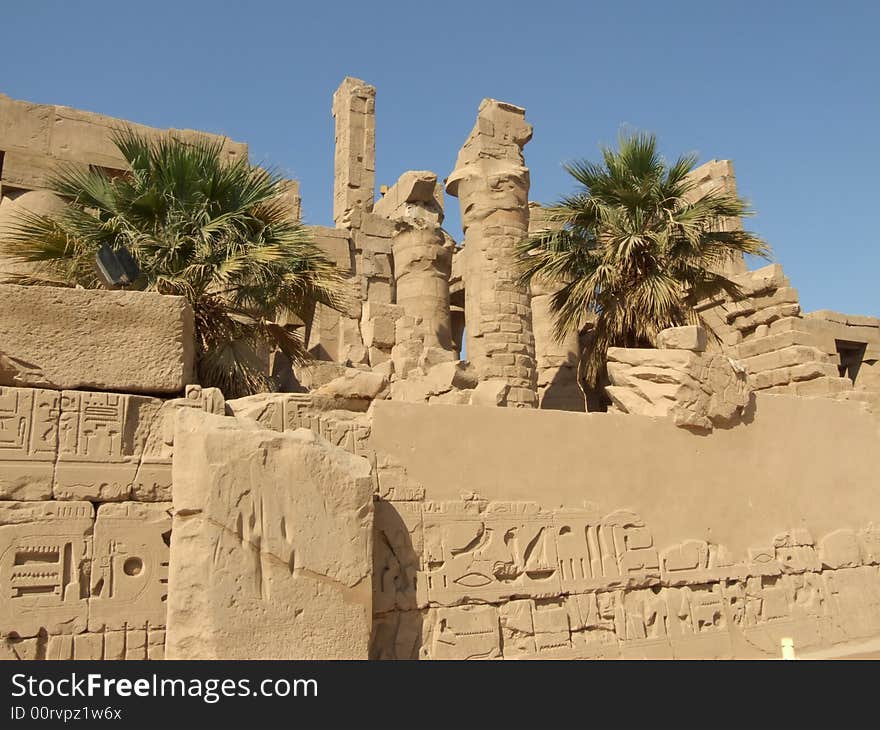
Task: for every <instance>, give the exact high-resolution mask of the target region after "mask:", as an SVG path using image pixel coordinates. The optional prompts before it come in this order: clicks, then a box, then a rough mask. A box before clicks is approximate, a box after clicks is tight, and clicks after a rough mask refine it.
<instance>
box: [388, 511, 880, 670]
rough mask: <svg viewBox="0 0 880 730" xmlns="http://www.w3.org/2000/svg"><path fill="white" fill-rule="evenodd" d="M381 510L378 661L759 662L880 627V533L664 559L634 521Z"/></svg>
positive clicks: (790, 534)
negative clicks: (791, 648) (736, 554)
mask: <svg viewBox="0 0 880 730" xmlns="http://www.w3.org/2000/svg"><path fill="white" fill-rule="evenodd" d="M376 515H377V519H376V540H375V548H374V549H375V553H374V558H375V559H374V611H375V616H376V620H375V624H374V636H373V647H372V650H371V656H373V657H374V658H403V659H407V658H408V659H414V658H425V659H428V658H438V659H439V658H454V659H463V658H504V659H516V658H526V659H534V658H600V657H606V658H611V657H631V658H636V657H667V658H670V657H680V658H685V657H693V658H711V657H734V656H764V655H776V654H778V652H779V641H780V638H781V637H782V636H786V637H793V638H794V640H795V643H796V645H797V646H799V647H801V648H804V647H810V646H813V647H818V646H826V645H831V644H835V643H839V642H844V641H850V640H854V639H858V638H864V637H869V636H873V635H876V634H877V633H878V632H880V550H878V546H880V531H878V530H877V528H876V527H874V526H873V525H869V526H868V527H867V528H865V529H862V530H859V531H854V530H849V529H845V530H838V531H835V532H832V533H830V534H828V535H826V536H824V537H823V538H822V539H820V540H818V541H814V539H813V537H812V536H811V535H810V533H809V532H808V531H807V530H805V529H803V528H795V529H792V530H789V531H787V532H783V533H781V534H778V535H776V536H775V537H774V538H772V539H771V540H768V544H767V546H766V547H757V548H754V549H751V550H749V551H748V554H747V556H746V557H745V559H743V560H734V558H733V556H732V555H731V553H730V552H729V551H728V550H727V549H725V547H724V546H723V545H716V544H711V543H708V542H706V541H702V540H686V541H684V542H682V543H680V544H677V545H672V546H669V547H666V548H664V549H657V546H655V544H654V540H653V536H652V535H651V532H650V530H649V529H648V527H647V526H646V525H645V523H644V522H643V521H642V519H641V518H640V517H639V516H638V515H637V514H635V513H633V512H631V511H628V510H618V511H616V512H612V513H610V514H606V515H604V516H602V515H601V513H600V512H598V511H596V510H594V509H582V510H575V509H559V510H555V511H552V512H546V511H543V510H541V509H540V508H539V507H538V505H536V504H534V503H529V502H519V503H510V502H499V503H492V502H486V501H481V500H474V499H469V500H462V501H459V502H440V503H432V502H424V503H419V502H383V501H381V500H380V501H378V502H377V507H376ZM383 545H384V547H383ZM419 566H420V567H419Z"/></svg>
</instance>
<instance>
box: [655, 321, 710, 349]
mask: <svg viewBox="0 0 880 730" xmlns="http://www.w3.org/2000/svg"><path fill="white" fill-rule="evenodd" d="M656 344H657V347H658V348H659V349H660V350H690V351H691V352H703V350H705V349H706V330H704V329H703V328H702V327H699V326H697V325H689V326H686V327H669V328H668V329H665V330H663V331H661V332H660V333H658V334H657V343H656Z"/></svg>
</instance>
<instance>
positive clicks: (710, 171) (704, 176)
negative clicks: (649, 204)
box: [686, 160, 746, 275]
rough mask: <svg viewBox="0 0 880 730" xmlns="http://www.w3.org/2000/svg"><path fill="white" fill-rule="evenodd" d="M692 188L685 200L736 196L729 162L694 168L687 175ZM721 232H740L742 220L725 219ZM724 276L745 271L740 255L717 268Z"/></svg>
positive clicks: (732, 172) (706, 164)
mask: <svg viewBox="0 0 880 730" xmlns="http://www.w3.org/2000/svg"><path fill="white" fill-rule="evenodd" d="M688 179H689V182H691V183H692V184H693V188H692V189H691V190H690V191H688V193H687V195H686V198H688V199H690V200H695V199H697V198H700V197H702V196H704V195H706V194H708V193H714V194H716V195H718V194H720V195H736V194H737V189H736V173H735V172H734V170H733V162H732V161H731V160H709V161H708V162H706V163H704V164H702V165H700V166H699V167H697V168H694V169H693V170H692V171H691V173H690V174H689V175H688ZM718 228H719V230H722V231H741V230H742V228H743V225H742V219H740V218H725V219H724V220H722V221H721V223H720V225H719V226H718ZM719 269H720V271H721V272H722V273H724V274H726V275H731V274H741V273H743V272H745V271H746V262H745V259H744V257H743V255H742V254H741V253H736V254H733V255H732V256H731V257H730V259H729V260H728V261H726V262H724V264H723V265H722V266H721V267H719Z"/></svg>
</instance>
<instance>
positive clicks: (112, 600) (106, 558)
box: [89, 502, 171, 631]
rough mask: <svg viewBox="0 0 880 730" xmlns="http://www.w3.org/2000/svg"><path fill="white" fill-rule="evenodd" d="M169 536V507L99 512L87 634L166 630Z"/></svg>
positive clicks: (120, 506)
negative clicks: (107, 631) (124, 630)
mask: <svg viewBox="0 0 880 730" xmlns="http://www.w3.org/2000/svg"><path fill="white" fill-rule="evenodd" d="M170 536H171V504H170V503H169V502H157V503H153V504H140V503H138V502H120V503H117V504H103V505H101V506H100V507H99V508H98V515H97V518H96V519H95V530H94V557H93V559H92V570H91V582H90V587H91V590H90V596H91V597H90V598H89V631H104V630H111V629H116V630H121V629H126V628H144V629H146V628H161V627H164V626H165V607H166V605H167V599H168V561H169V555H168V546H169V542H170Z"/></svg>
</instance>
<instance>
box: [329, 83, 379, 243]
mask: <svg viewBox="0 0 880 730" xmlns="http://www.w3.org/2000/svg"><path fill="white" fill-rule="evenodd" d="M333 117H334V118H335V119H336V154H335V158H334V177H333V220H334V221H335V222H336V225H337V226H340V227H345V226H346V219H347V217H348V214H349V213H350V212H351V211H352V210H354V209H355V208H361V209H362V210H366V211H369V210H372V208H373V188H374V186H375V179H376V87H374V86H370V85H369V84H368V83H366V82H365V81H361V80H360V79H355V78H352V77H351V76H346V77H345V78H344V79H343V81H342V83H341V84H340V85H339V88H338V89H337V90H336V93H334V94H333Z"/></svg>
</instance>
